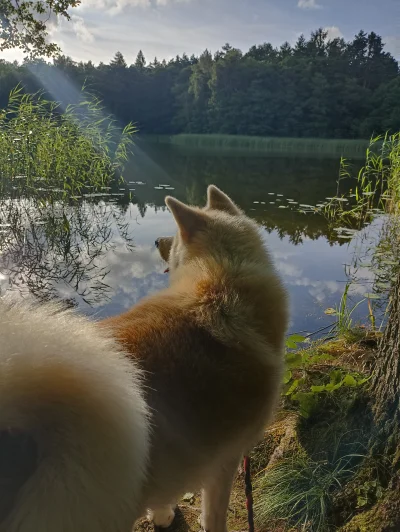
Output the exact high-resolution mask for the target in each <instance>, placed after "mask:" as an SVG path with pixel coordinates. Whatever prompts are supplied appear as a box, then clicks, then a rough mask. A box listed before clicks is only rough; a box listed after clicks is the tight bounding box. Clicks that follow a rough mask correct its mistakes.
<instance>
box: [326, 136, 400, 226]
mask: <svg viewBox="0 0 400 532" xmlns="http://www.w3.org/2000/svg"><path fill="white" fill-rule="evenodd" d="M343 179H346V180H348V179H350V180H352V181H353V183H354V184H353V187H352V193H351V194H350V196H348V195H347V194H346V195H343V194H342V195H341V194H340V182H341V181H342V180H343ZM345 200H350V202H347V201H345ZM399 208H400V132H399V133H395V134H393V135H389V134H387V135H385V136H383V137H381V136H378V137H375V138H373V139H372V140H371V141H370V144H369V146H368V148H367V150H366V154H365V164H364V166H363V167H362V168H361V169H360V171H359V173H358V175H357V176H356V178H353V176H352V175H351V166H350V165H349V164H348V162H347V161H346V159H342V161H341V168H340V175H339V180H338V190H337V195H336V197H334V198H332V199H331V200H330V202H329V203H328V204H327V205H326V206H325V207H324V212H325V214H326V216H327V217H328V219H329V220H330V221H331V222H333V223H337V222H339V221H343V222H344V223H348V224H349V225H350V224H356V225H358V227H362V225H363V224H365V223H366V222H368V221H370V220H371V219H372V218H373V217H375V216H377V215H381V214H384V213H386V214H398V212H399Z"/></svg>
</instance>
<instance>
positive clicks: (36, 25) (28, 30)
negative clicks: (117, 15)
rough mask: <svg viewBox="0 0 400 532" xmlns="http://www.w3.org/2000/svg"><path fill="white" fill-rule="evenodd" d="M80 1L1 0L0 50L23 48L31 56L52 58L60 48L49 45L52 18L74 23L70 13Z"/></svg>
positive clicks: (55, 45) (52, 44)
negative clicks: (60, 18) (14, 0)
mask: <svg viewBox="0 0 400 532" xmlns="http://www.w3.org/2000/svg"><path fill="white" fill-rule="evenodd" d="M79 4H80V0H55V1H53V0H19V1H18V2H13V1H12V0H0V13H1V16H0V50H6V49H8V48H20V49H21V50H23V51H24V52H25V53H28V54H30V55H31V56H35V55H46V56H52V55H56V54H57V53H59V52H60V47H59V46H58V45H57V44H55V43H51V42H50V43H49V42H48V31H47V24H48V22H49V21H50V19H52V18H56V17H63V18H65V19H66V20H69V19H70V15H69V10H70V9H71V8H73V7H77V6H78V5H79Z"/></svg>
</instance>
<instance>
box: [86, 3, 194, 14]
mask: <svg viewBox="0 0 400 532" xmlns="http://www.w3.org/2000/svg"><path fill="white" fill-rule="evenodd" d="M189 1H190V0H86V1H85V2H82V4H81V5H80V6H79V9H80V10H81V11H83V10H87V9H90V8H95V9H96V10H104V11H106V12H107V13H108V14H110V15H116V14H118V13H121V12H122V11H124V10H125V9H127V8H135V7H139V8H142V9H147V8H151V7H157V6H160V7H165V6H167V5H171V4H178V3H187V2H189Z"/></svg>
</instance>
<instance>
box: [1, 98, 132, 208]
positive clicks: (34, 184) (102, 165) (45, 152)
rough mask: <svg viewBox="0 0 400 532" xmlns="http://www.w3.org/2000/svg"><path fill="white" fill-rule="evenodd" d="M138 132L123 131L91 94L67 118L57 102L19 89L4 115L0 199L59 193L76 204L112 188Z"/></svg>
mask: <svg viewBox="0 0 400 532" xmlns="http://www.w3.org/2000/svg"><path fill="white" fill-rule="evenodd" d="M133 132H134V128H133V127H132V125H128V126H126V128H125V129H123V130H120V129H119V128H118V127H117V124H116V123H115V121H114V120H113V119H112V118H110V117H109V116H107V115H106V114H105V113H104V109H103V107H102V106H101V104H100V102H99V100H97V99H96V98H94V97H91V96H90V95H89V94H85V93H83V95H82V100H81V102H80V103H79V104H77V105H70V106H68V107H67V109H66V110H65V111H64V112H61V109H60V105H59V104H58V103H57V102H50V101H47V100H46V99H45V98H43V96H42V95H41V94H40V93H38V94H34V95H30V94H24V93H23V92H22V90H21V88H16V89H14V90H13V91H12V92H11V93H10V96H9V102H8V105H7V107H6V108H5V109H2V110H0V177H1V180H0V196H2V197H4V196H5V195H6V194H13V195H15V194H19V193H21V192H22V193H26V195H29V196H32V195H35V194H36V192H38V191H39V192H40V191H41V192H42V193H45V192H46V191H47V190H50V189H52V190H54V189H57V190H58V192H59V193H61V194H64V195H65V197H67V198H70V197H73V196H74V195H76V194H79V193H80V192H81V191H82V189H87V188H88V187H89V188H90V189H98V188H99V187H102V186H105V185H108V184H109V182H110V181H111V180H112V179H113V178H114V177H115V176H116V175H118V174H120V173H121V171H122V169H123V165H124V162H125V161H126V159H127V156H128V152H129V148H130V145H131V143H132V138H131V137H132V134H133ZM42 195H43V194H42Z"/></svg>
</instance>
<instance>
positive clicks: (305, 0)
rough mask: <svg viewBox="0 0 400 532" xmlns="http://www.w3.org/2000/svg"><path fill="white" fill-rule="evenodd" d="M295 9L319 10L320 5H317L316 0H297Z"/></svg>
mask: <svg viewBox="0 0 400 532" xmlns="http://www.w3.org/2000/svg"><path fill="white" fill-rule="evenodd" d="M297 7H299V8H300V9H321V7H322V6H321V5H320V4H318V3H317V0H299V1H298V3H297Z"/></svg>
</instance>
